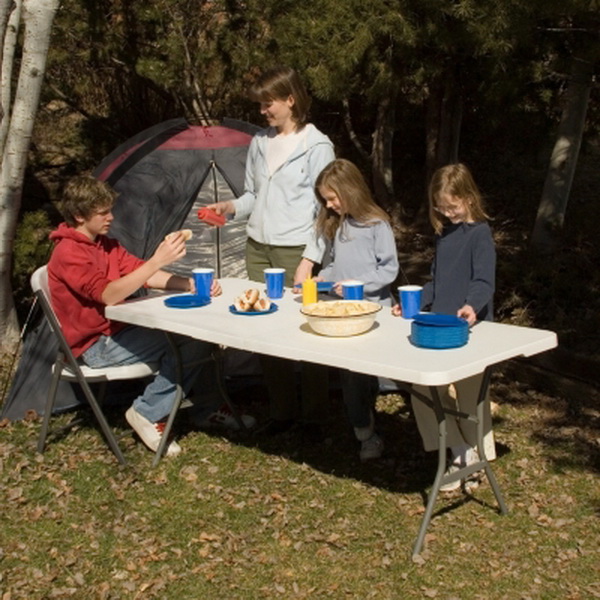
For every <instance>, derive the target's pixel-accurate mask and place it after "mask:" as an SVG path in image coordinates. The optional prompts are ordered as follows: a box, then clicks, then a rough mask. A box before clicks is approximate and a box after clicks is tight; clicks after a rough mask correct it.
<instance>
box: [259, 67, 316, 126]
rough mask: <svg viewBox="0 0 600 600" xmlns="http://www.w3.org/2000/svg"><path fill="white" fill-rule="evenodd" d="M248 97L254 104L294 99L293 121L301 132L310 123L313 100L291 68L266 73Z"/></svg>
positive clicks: (281, 68)
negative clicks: (309, 113)
mask: <svg viewBox="0 0 600 600" xmlns="http://www.w3.org/2000/svg"><path fill="white" fill-rule="evenodd" d="M248 96H249V97H250V99H251V100H252V101H254V102H272V101H273V100H287V99H288V98H289V97H290V96H291V97H292V98H293V99H294V104H293V105H292V108H291V111H292V119H293V120H294V122H295V123H296V128H297V129H298V130H301V129H302V128H303V127H304V126H305V125H306V124H307V123H308V112H309V110H310V105H311V99H310V96H309V95H308V92H307V91H306V88H305V87H304V84H303V83H302V80H301V79H300V76H299V75H298V73H297V72H296V71H295V70H294V69H292V68H290V67H277V68H274V69H270V70H268V71H265V72H264V73H263V74H262V75H261V76H260V77H259V78H258V79H257V80H256V81H255V82H254V85H252V87H251V88H250V90H249V92H248Z"/></svg>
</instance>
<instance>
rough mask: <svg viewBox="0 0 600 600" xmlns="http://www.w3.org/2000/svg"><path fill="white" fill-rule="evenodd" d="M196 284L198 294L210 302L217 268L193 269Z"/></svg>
mask: <svg viewBox="0 0 600 600" xmlns="http://www.w3.org/2000/svg"><path fill="white" fill-rule="evenodd" d="M192 275H193V277H194V285H195V286H196V296H198V298H201V299H202V300H205V301H207V302H210V289H211V287H212V282H213V279H214V276H215V270H214V269H209V268H204V267H199V268H197V269H193V270H192Z"/></svg>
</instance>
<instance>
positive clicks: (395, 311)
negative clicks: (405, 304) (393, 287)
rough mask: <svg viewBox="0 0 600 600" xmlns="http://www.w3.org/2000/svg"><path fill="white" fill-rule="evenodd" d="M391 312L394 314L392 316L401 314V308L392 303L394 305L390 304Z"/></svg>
mask: <svg viewBox="0 0 600 600" xmlns="http://www.w3.org/2000/svg"><path fill="white" fill-rule="evenodd" d="M392 314H393V315H394V317H401V316H402V308H401V307H400V305H399V304H394V306H392Z"/></svg>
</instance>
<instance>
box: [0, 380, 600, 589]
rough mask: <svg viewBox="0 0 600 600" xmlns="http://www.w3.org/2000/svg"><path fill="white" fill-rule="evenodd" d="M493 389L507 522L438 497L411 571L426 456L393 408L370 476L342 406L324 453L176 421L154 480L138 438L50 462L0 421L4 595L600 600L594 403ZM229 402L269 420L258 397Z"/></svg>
mask: <svg viewBox="0 0 600 600" xmlns="http://www.w3.org/2000/svg"><path fill="white" fill-rule="evenodd" d="M492 392H493V396H494V398H495V400H496V401H497V402H498V412H497V413H496V417H495V432H496V439H497V445H498V450H499V457H498V459H497V461H496V462H495V463H494V465H493V467H494V471H495V473H496V475H497V477H498V480H499V483H500V486H501V489H502V490H503V492H504V495H505V500H506V502H507V505H508V507H509V511H510V512H509V514H508V515H506V516H501V515H499V514H498V512H497V510H496V505H495V500H494V496H493V494H492V492H491V489H490V487H489V485H488V484H487V482H484V483H483V484H482V485H481V486H480V487H479V489H477V490H476V491H475V492H474V493H473V495H472V496H467V495H464V494H462V493H460V494H458V495H454V496H451V497H448V498H444V499H441V500H439V501H438V504H437V506H436V512H435V515H434V518H433V521H432V523H431V525H430V528H429V531H428V535H427V539H426V548H425V551H424V552H423V554H422V555H421V556H420V557H418V558H417V559H414V560H413V559H412V558H411V548H412V545H413V543H414V540H415V537H416V535H417V530H418V527H419V524H420V520H421V517H422V514H423V511H424V501H425V499H426V492H427V490H428V487H429V485H430V484H431V482H432V480H433V475H434V471H435V456H434V455H430V454H426V453H424V452H423V451H422V450H421V446H420V441H419V438H418V435H417V433H416V427H415V424H414V420H413V417H412V414H411V412H410V410H409V408H408V406H407V405H406V404H405V402H404V400H403V399H402V397H401V396H399V395H396V394H388V395H382V396H380V398H379V400H378V424H379V427H380V430H381V432H382V433H383V435H384V437H385V441H386V452H385V456H384V458H383V459H381V460H379V461H375V462H373V463H371V464H366V465H363V464H361V463H360V461H359V460H358V446H357V443H356V442H355V441H354V439H353V436H352V434H351V432H350V431H349V428H348V426H347V425H346V422H345V420H344V419H343V414H342V408H341V405H340V402H339V399H334V400H333V401H332V405H331V407H330V410H329V415H330V417H329V422H328V423H327V425H328V427H327V438H326V440H325V441H324V442H322V443H308V442H307V441H306V440H303V439H302V437H301V436H300V434H299V433H296V432H291V433H287V434H284V435H282V436H279V437H277V438H271V439H257V438H255V437H253V436H248V435H243V434H233V433H232V434H226V437H224V436H223V434H222V433H214V432H213V433H207V432H199V431H192V430H190V429H189V428H187V427H186V424H185V419H184V416H183V415H182V418H180V419H179V421H178V423H177V427H178V437H179V441H180V443H181V445H182V447H183V450H184V451H183V453H182V454H181V455H180V456H178V457H176V458H174V459H165V460H163V461H162V462H161V464H160V465H159V466H158V467H157V468H156V469H152V468H151V467H150V463H151V459H152V455H151V453H150V452H148V451H147V450H145V449H144V447H143V446H142V445H141V443H140V442H139V441H138V440H136V439H135V438H134V437H127V438H125V439H124V440H123V442H122V443H123V446H124V449H125V454H126V457H127V458H128V460H129V462H130V464H129V465H128V466H126V467H121V466H119V465H118V463H117V462H116V460H115V459H114V457H113V455H112V454H111V453H110V451H109V450H108V448H107V447H106V446H105V444H104V442H103V440H102V439H101V437H100V434H99V432H98V431H97V429H96V428H95V426H94V423H93V421H91V420H90V421H89V423H88V425H86V426H82V427H81V428H79V429H77V430H75V431H73V432H71V433H70V434H68V435H67V436H66V437H63V438H62V439H59V440H57V441H53V442H51V443H50V445H49V447H48V450H47V451H46V454H45V455H43V456H40V455H38V454H36V452H35V443H36V439H37V434H38V431H39V420H36V419H32V420H29V421H23V422H18V423H4V424H2V426H1V427H0V477H1V481H2V484H1V486H0V501H1V503H2V510H1V511H0V599H1V600H17V599H28V600H34V599H46V598H48V599H50V598H77V599H88V598H89V599H96V598H97V599H105V600H108V599H129V598H131V599H134V598H135V599H138V598H139V599H142V598H143V599H155V598H161V599H162V598H164V599H176V600H187V599H200V598H208V599H212V598H215V599H219V600H221V599H224V600H230V599H244V600H246V599H257V600H258V599H264V598H282V599H283V598H285V599H288V598H290V599H291V598H316V599H320V598H336V599H338V598H339V599H345V598H358V599H367V598H382V599H388V598H389V599H405V598H406V599H411V598H414V599H423V598H439V599H444V600H451V599H482V600H483V599H486V600H487V599H492V600H497V599H506V600H515V599H522V600H526V599H538V598H539V599H552V598H556V599H561V600H565V599H569V600H576V599H577V600H579V599H581V600H587V599H589V598H600V484H599V481H600V480H599V478H598V472H599V463H598V457H599V455H600V411H599V407H600V405H599V404H598V398H597V396H593V395H592V396H586V397H585V398H583V396H582V398H580V399H579V400H578V401H577V402H576V403H574V401H573V399H571V400H570V401H569V402H567V400H565V399H562V398H560V397H556V396H549V395H545V394H544V393H541V392H537V391H535V390H532V389H530V388H528V387H527V386H525V385H522V384H517V383H515V382H514V381H512V380H511V378H509V377H505V376H504V375H502V374H501V373H500V374H497V375H496V376H495V378H494V382H493V388H492ZM238 401H239V402H240V404H241V406H242V407H243V408H244V409H245V410H247V411H249V412H253V413H254V414H256V415H257V416H259V417H261V416H263V415H264V412H265V410H266V407H265V406H264V402H263V401H262V395H261V390H260V388H258V389H257V390H254V391H253V393H245V394H244V398H240V399H238ZM59 419H63V420H66V419H68V417H67V416H61V417H59ZM111 421H112V422H113V423H115V424H116V425H117V426H119V427H122V426H123V425H124V421H123V419H122V414H121V412H116V413H115V414H114V415H111Z"/></svg>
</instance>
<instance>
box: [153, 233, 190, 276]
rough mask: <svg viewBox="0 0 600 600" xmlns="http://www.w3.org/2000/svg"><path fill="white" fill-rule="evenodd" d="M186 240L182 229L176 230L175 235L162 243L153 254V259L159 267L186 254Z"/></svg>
mask: <svg viewBox="0 0 600 600" xmlns="http://www.w3.org/2000/svg"><path fill="white" fill-rule="evenodd" d="M185 241H186V239H185V235H184V234H183V233H182V232H181V231H176V232H175V234H174V235H172V236H170V237H169V238H167V239H165V240H163V241H162V242H161V243H160V245H159V246H158V248H157V249H156V252H155V253H154V254H153V255H152V260H154V262H155V263H156V264H157V265H158V268H159V269H162V268H163V267H166V266H167V265H170V264H171V263H174V262H176V261H178V260H180V259H181V258H183V257H184V256H185V252H186V246H185Z"/></svg>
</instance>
